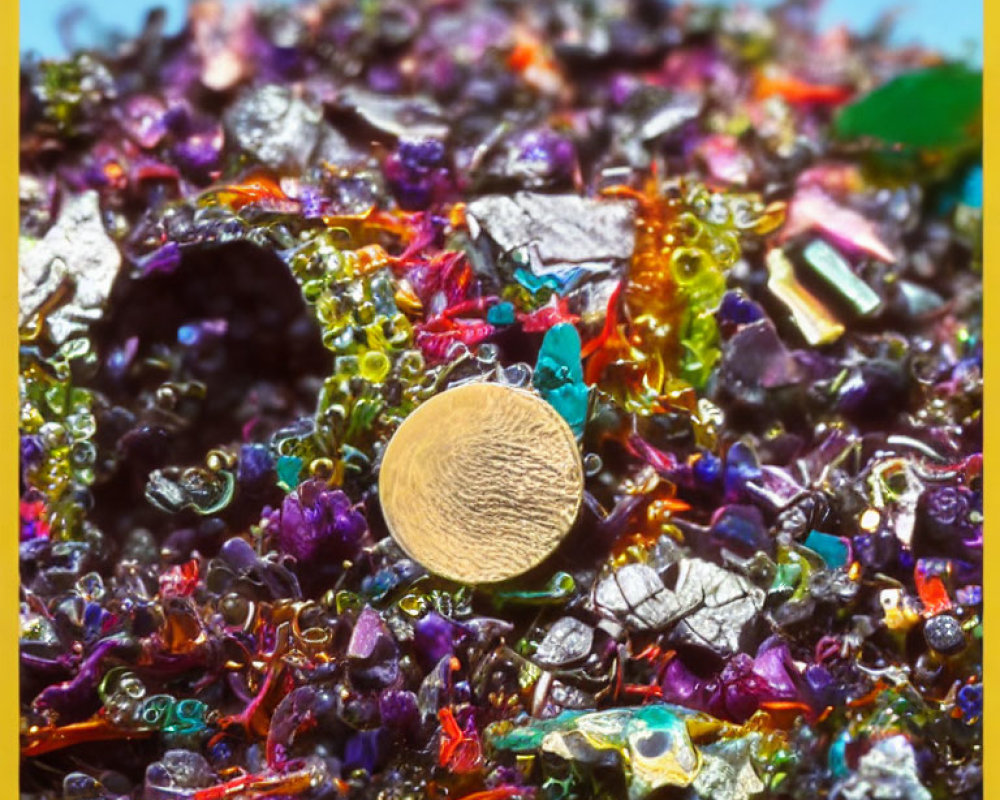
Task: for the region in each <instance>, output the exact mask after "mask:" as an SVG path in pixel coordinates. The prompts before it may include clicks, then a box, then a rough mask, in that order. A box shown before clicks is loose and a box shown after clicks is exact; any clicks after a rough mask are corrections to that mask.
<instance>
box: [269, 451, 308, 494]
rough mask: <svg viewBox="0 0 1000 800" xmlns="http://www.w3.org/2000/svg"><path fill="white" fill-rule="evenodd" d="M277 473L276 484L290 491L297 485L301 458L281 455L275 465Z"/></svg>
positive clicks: (300, 470) (300, 469) (300, 471)
mask: <svg viewBox="0 0 1000 800" xmlns="http://www.w3.org/2000/svg"><path fill="white" fill-rule="evenodd" d="M275 469H276V470H277V473H278V485H279V486H281V488H283V489H284V490H285V491H288V492H290V491H292V490H293V489H294V488H295V487H296V486H298V485H299V475H300V474H301V473H302V459H301V458H299V457H298V456H281V457H280V458H279V459H278V464H277V466H276V467H275Z"/></svg>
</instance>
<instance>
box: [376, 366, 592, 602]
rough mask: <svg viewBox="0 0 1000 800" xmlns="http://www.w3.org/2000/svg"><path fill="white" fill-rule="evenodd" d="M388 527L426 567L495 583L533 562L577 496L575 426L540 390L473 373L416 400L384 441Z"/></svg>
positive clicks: (570, 514) (382, 479)
mask: <svg viewBox="0 0 1000 800" xmlns="http://www.w3.org/2000/svg"><path fill="white" fill-rule="evenodd" d="M379 496H380V499H381V502H382V511H383V513H384V514H385V519H386V522H387V523H388V526H389V531H390V533H391V534H392V536H393V538H394V539H395V540H396V542H397V543H398V544H399V546H400V547H402V548H403V550H404V551H405V552H406V553H407V555H409V556H410V557H411V558H412V559H414V560H415V561H417V562H419V563H420V564H422V565H423V566H424V567H425V568H426V569H427V570H428V571H430V572H433V573H435V574H437V575H441V576H444V577H446V578H450V579H452V580H455V581H460V582H462V583H494V582H496V581H502V580H505V579H507V578H512V577H514V576H515V575H520V574H521V573H522V572H525V571H527V570H529V569H531V568H532V567H534V566H536V565H538V564H539V563H540V562H541V561H542V560H543V559H544V558H545V557H546V556H548V555H549V554H550V553H551V552H552V551H553V550H554V549H555V547H556V545H558V544H559V542H560V541H561V540H562V538H563V537H564V536H565V535H566V533H568V532H569V529H570V527H571V526H572V524H573V520H574V519H575V518H576V514H577V511H578V510H579V508H580V502H581V500H582V499H583V465H582V463H581V461H580V453H579V450H578V449H577V445H576V439H575V437H574V436H573V431H572V430H570V427H569V425H567V424H566V422H565V421H564V420H563V418H562V417H560V416H559V414H558V413H557V412H556V411H555V409H553V408H552V406H550V405H549V404H548V403H546V402H545V401H544V400H542V399H541V398H540V397H538V396H537V395H534V394H532V393H531V392H528V391H524V390H521V389H514V388H512V387H510V386H504V385H502V384H496V383H470V384H465V385H464V386H458V387H456V388H454V389H449V390H448V391H446V392H442V393H441V394H439V395H435V396H434V397H432V398H431V399H430V400H428V401H427V402H426V403H424V404H423V405H421V406H419V407H418V408H417V410H416V411H414V412H413V413H412V414H410V416H408V417H407V418H406V419H405V420H404V421H403V424H402V425H400V427H399V429H398V430H397V431H396V433H395V435H394V436H393V437H392V439H391V440H390V442H389V446H388V447H387V448H386V451H385V455H384V456H383V459H382V469H381V473H380V475H379Z"/></svg>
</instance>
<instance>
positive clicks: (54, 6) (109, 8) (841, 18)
mask: <svg viewBox="0 0 1000 800" xmlns="http://www.w3.org/2000/svg"><path fill="white" fill-rule="evenodd" d="M286 1H287V2H292V0H286ZM272 2H274V0H272ZM723 2H725V0H723ZM749 2H750V4H751V5H761V6H768V5H772V4H773V2H774V0H749ZM155 5H159V6H162V7H164V8H166V9H167V27H168V29H169V30H170V31H171V32H173V31H176V30H178V29H179V28H180V27H181V25H182V24H183V20H184V10H185V8H186V7H187V0H159V1H158V2H157V0H149V1H148V2H147V0H27V2H22V3H21V50H22V52H24V51H28V50H34V51H35V52H37V53H39V54H40V55H42V56H47V57H58V56H64V55H66V51H65V49H64V48H63V44H62V41H61V39H60V36H59V31H58V25H57V23H58V20H59V17H60V15H61V14H62V13H64V12H65V11H66V10H67V9H70V8H77V9H80V10H81V11H82V12H83V14H84V16H83V18H84V20H85V22H84V23H82V24H81V25H80V26H79V33H78V36H80V37H81V39H83V42H82V43H84V44H85V43H86V39H87V37H88V31H89V32H93V31H94V30H95V24H96V27H97V28H98V29H99V28H117V29H119V30H121V31H122V32H124V33H126V34H128V35H133V34H135V33H138V31H139V29H140V27H141V25H142V21H143V19H144V18H145V13H146V10H147V9H149V8H151V7H153V6H155ZM889 9H897V10H898V11H899V15H898V18H897V25H896V29H895V36H894V41H895V44H898V45H905V44H914V43H917V42H919V43H921V44H925V45H928V46H933V47H935V48H937V49H939V50H941V51H943V52H945V53H947V54H949V55H952V56H955V57H959V58H964V59H969V60H972V61H975V62H977V63H980V64H981V63H982V30H983V6H982V0H826V3H825V7H824V9H823V12H822V14H821V21H822V25H823V26H824V27H828V26H833V25H837V24H840V23H845V22H846V23H849V24H850V27H851V28H852V29H855V30H865V29H867V28H868V27H869V26H870V25H871V24H872V23H873V22H874V21H875V20H876V19H877V18H878V17H879V15H880V14H882V13H884V12H885V11H887V10H889Z"/></svg>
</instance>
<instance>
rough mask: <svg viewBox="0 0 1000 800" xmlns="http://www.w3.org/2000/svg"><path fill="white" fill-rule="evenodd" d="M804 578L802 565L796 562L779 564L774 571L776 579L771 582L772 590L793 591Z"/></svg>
mask: <svg viewBox="0 0 1000 800" xmlns="http://www.w3.org/2000/svg"><path fill="white" fill-rule="evenodd" d="M801 579H802V567H801V566H800V565H799V564H796V563H794V562H789V563H786V564H778V568H777V569H776V570H775V572H774V580H773V581H772V582H771V587H770V591H772V592H786V591H787V592H792V591H795V588H796V587H797V586H798V585H799V581H800V580H801Z"/></svg>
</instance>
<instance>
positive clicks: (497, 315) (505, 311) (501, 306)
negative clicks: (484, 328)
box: [486, 301, 516, 325]
mask: <svg viewBox="0 0 1000 800" xmlns="http://www.w3.org/2000/svg"><path fill="white" fill-rule="evenodd" d="M515 319H516V318H515V316H514V304H513V303H508V302H506V301H504V302H503V303H497V304H496V305H495V306H493V307H491V308H490V310H489V311H487V312H486V321H487V322H488V323H490V325H513V324H514V320H515Z"/></svg>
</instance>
